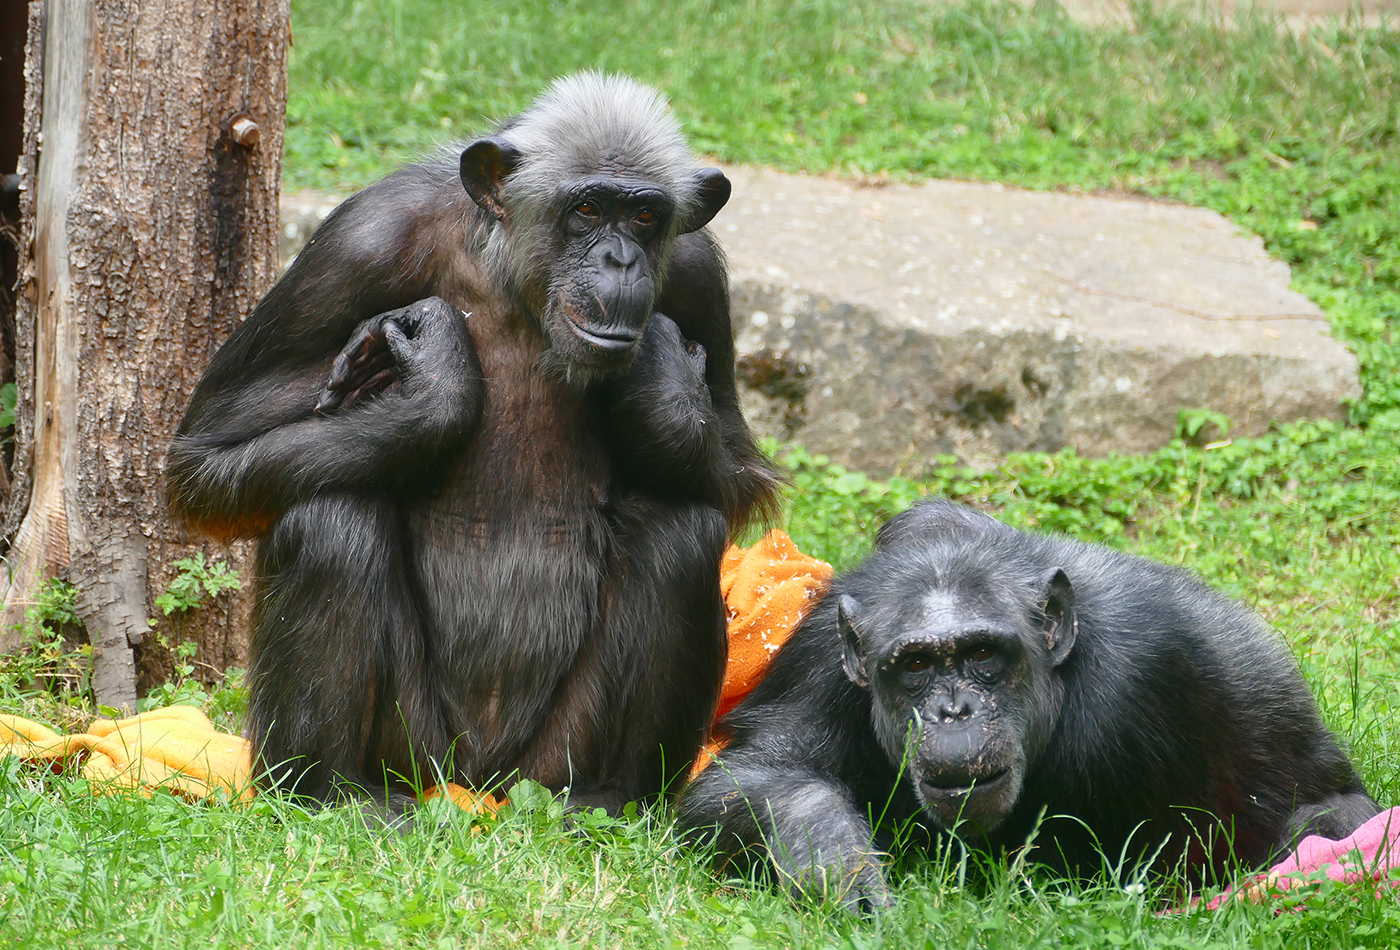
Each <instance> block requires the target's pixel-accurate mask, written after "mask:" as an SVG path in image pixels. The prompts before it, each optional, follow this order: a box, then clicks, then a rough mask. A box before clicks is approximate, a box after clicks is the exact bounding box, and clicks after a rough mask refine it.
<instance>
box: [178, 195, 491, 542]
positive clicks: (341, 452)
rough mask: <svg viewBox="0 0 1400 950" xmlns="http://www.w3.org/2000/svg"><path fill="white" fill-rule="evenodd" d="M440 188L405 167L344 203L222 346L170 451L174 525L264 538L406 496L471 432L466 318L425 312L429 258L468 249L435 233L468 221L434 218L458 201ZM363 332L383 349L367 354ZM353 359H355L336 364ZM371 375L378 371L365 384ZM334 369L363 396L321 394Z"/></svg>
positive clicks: (474, 392)
mask: <svg viewBox="0 0 1400 950" xmlns="http://www.w3.org/2000/svg"><path fill="white" fill-rule="evenodd" d="M442 177H443V176H436V177H435V173H434V170H433V169H425V168H421V167H419V168H411V169H407V170H405V171H404V172H402V173H400V174H399V175H396V176H393V177H391V178H389V179H386V180H385V181H383V182H380V183H379V184H377V185H375V186H373V187H371V188H370V189H367V190H366V191H364V192H361V193H360V194H359V195H356V196H355V197H354V198H352V199H351V200H350V201H348V202H346V203H345V205H343V206H342V207H341V208H340V209H338V210H337V211H336V212H335V213H334V214H333V215H332V216H331V217H330V218H329V219H327V221H326V223H325V224H323V225H322V226H321V227H320V228H319V229H318V230H317V232H316V235H315V236H314V237H313V239H312V241H311V242H310V243H309V244H308V245H307V247H306V248H305V249H304V250H303V251H302V253H301V255H299V256H298V258H297V260H296V262H295V263H294V264H293V266H292V269H291V270H290V271H289V272H288V274H287V275H286V276H285V277H284V278H283V279H282V280H281V281H279V282H278V284H277V286H276V287H274V288H273V289H272V291H271V292H270V293H269V294H268V295H267V297H265V298H264V299H263V301H262V302H261V303H259V305H258V306H257V308H256V309H255V310H254V312H253V314H252V315H251V316H250V317H249V318H248V320H247V321H245V322H244V323H243V324H242V325H241V326H240V327H239V328H238V329H237V330H236V331H235V332H234V334H233V335H232V336H231V337H230V338H229V340H228V342H227V343H226V344H225V345H224V347H223V348H222V349H220V351H219V352H218V354H217V355H216V356H215V358H214V360H213V361H212V363H211V364H210V366H209V369H208V371H207V372H206V373H205V375H204V378H203V379H202V380H201V381H200V385H199V387H198V388H197V390H196V392H195V395H194V398H193V399H192V401H191V403H190V408H189V410H188V412H187V413H186V415H185V419H184V421H183V422H182V424H181V427H180V431H179V433H178V435H177V436H176V439H175V441H174V443H173V444H172V446H171V451H170V464H169V486H170V495H171V501H172V503H173V505H174V507H175V508H176V510H177V511H178V512H179V513H180V514H181V515H182V516H184V517H185V518H186V519H188V520H189V521H191V522H194V523H196V524H199V525H201V526H202V527H204V528H206V529H208V530H211V531H214V532H215V533H218V534H222V535H239V534H251V533H258V532H260V531H262V530H264V529H265V528H266V527H267V526H268V525H269V524H270V523H271V522H272V521H273V520H274V519H275V518H276V517H277V516H278V515H279V514H280V513H281V512H283V511H285V510H286V509H287V508H288V507H290V506H291V505H293V504H296V503H298V502H300V501H302V500H304V499H306V498H308V497H310V496H312V495H314V494H317V493H320V492H324V491H327V490H335V489H341V488H343V489H354V490H362V489H363V488H365V487H366V486H371V487H373V488H375V489H380V488H387V489H391V490H392V489H394V488H396V487H399V486H400V485H401V484H402V482H403V481H404V480H405V479H406V478H408V477H410V476H411V475H412V474H414V473H417V472H421V471H424V470H426V469H431V467H432V465H433V463H434V462H435V461H436V460H438V459H439V458H440V457H442V456H443V454H444V453H445V452H447V451H449V450H450V449H451V448H452V447H453V446H454V445H456V444H459V443H460V440H461V438H462V437H463V436H464V434H465V433H467V432H468V431H469V430H470V428H471V426H472V425H473V424H474V422H475V419H476V415H477V413H478V410H479V405H480V401H481V373H480V370H479V368H478V367H477V363H476V357H475V353H474V350H473V348H472V341H471V337H470V335H469V334H468V332H467V327H466V320H465V318H464V317H463V315H462V314H461V313H460V312H459V311H457V310H456V308H454V307H452V306H450V305H449V304H447V303H445V302H444V301H442V300H439V299H436V298H428V299H422V298H425V297H428V294H429V293H430V292H431V287H432V285H433V272H434V269H435V261H434V259H433V257H432V254H431V251H430V250H429V249H431V248H433V247H442V246H460V240H461V237H460V235H457V242H458V243H457V245H452V244H450V243H449V241H448V240H445V238H446V237H450V236H445V235H441V234H438V233H436V232H437V231H439V230H441V228H442V226H443V222H453V221H455V222H458V224H457V226H458V227H459V228H460V222H461V220H462V218H461V216H460V215H456V214H448V213H444V212H441V210H440V209H441V207H442V202H443V201H450V200H451V198H450V197H448V196H451V195H452V192H451V189H450V188H445V187H444V184H449V183H450V182H447V181H446V179H443V180H438V179H439V178H442ZM456 190H457V191H460V190H461V188H460V185H458V186H457V189H456ZM440 194H441V195H442V196H443V197H442V198H441V200H439V195H440ZM463 200H465V199H463ZM425 208H431V209H439V210H436V211H435V212H434V213H432V214H428V213H427V212H425V210H424V209H425ZM414 301H417V302H416V303H414ZM405 304H409V306H405ZM395 307H399V308H401V309H399V310H393V309H392V308H395ZM385 311H391V312H389V313H385ZM375 314H379V316H378V317H375V316H374V315H375ZM367 318H368V319H367ZM367 334H368V336H369V337H372V339H370V340H369V342H370V343H371V344H376V345H370V346H368V347H366V346H361V345H360V344H364V343H366V340H367ZM357 348H358V350H359V351H360V353H359V357H360V359H359V361H358V362H355V360H353V359H352V360H351V364H353V365H347V363H346V361H344V360H339V361H338V360H337V354H338V353H339V354H341V356H342V357H345V356H350V357H354V356H355V351H356V350H357ZM342 351H346V352H342ZM366 361H367V362H366ZM337 364H339V365H337ZM374 369H383V370H385V371H386V373H385V374H381V375H379V376H374V375H371V376H369V377H367V376H365V375H364V374H365V373H366V372H367V371H369V370H374ZM337 371H342V372H341V375H342V376H344V375H345V372H348V376H349V379H348V381H347V380H345V379H342V380H341V382H342V386H344V385H346V384H348V385H358V386H361V387H362V389H361V393H360V395H361V396H362V397H364V398H360V399H359V400H358V401H354V400H345V399H344V398H343V397H344V396H345V395H347V394H346V393H345V392H344V391H341V392H338V393H337V392H334V391H333V387H332V388H329V389H328V386H331V384H333V383H334V382H335V375H336V374H337ZM386 387H387V388H388V390H389V391H388V392H382V390H383V389H385V388H386ZM395 390H397V391H395ZM328 392H329V393H330V394H331V395H332V397H333V398H330V399H327V394H328ZM351 395H353V393H351ZM341 402H346V403H347V404H346V405H343V406H341V405H339V403H341ZM350 402H354V404H353V405H351V404H348V403H350ZM318 404H320V405H321V407H322V409H323V411H322V412H320V413H318V412H317V411H316V409H317V406H318ZM328 404H329V406H330V407H331V408H330V411H325V410H326V408H327V405H328Z"/></svg>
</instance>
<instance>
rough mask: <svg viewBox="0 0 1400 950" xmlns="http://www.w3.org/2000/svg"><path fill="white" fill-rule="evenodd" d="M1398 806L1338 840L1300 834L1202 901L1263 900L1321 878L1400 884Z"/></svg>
mask: <svg viewBox="0 0 1400 950" xmlns="http://www.w3.org/2000/svg"><path fill="white" fill-rule="evenodd" d="M1397 874H1400V808H1391V809H1388V810H1386V811H1383V812H1381V813H1380V814H1379V815H1376V816H1375V817H1374V818H1372V819H1371V820H1370V821H1368V822H1366V824H1364V825H1362V826H1361V827H1360V828H1357V829H1356V831H1355V832H1353V833H1352V834H1350V835H1348V836H1347V837H1345V838H1343V839H1342V840H1341V841H1333V840H1332V839H1331V838H1320V837H1318V836H1316V835H1313V836H1311V837H1307V838H1304V839H1303V840H1302V841H1301V842H1300V843H1299V845H1298V850H1297V851H1294V852H1293V853H1292V854H1290V855H1289V856H1288V857H1287V858H1285V859H1284V860H1283V861H1280V862H1279V863H1278V864H1275V865H1274V866H1273V867H1271V868H1269V870H1267V871H1265V872H1264V873H1263V874H1259V875H1256V876H1255V877H1253V878H1251V879H1250V880H1249V882H1247V883H1245V884H1242V885H1239V886H1237V887H1232V888H1230V889H1229V890H1227V891H1226V892H1225V893H1223V894H1221V895H1220V896H1219V897H1216V898H1214V899H1213V900H1211V901H1209V902H1208V903H1207V904H1206V907H1207V908H1208V909H1210V910H1214V909H1215V908H1217V907H1219V906H1221V905H1222V904H1224V903H1225V902H1226V901H1229V900H1251V901H1256V902H1258V901H1263V900H1267V899H1268V897H1269V895H1270V894H1271V893H1277V892H1279V891H1286V890H1289V889H1291V888H1294V887H1297V886H1299V885H1301V884H1307V883H1308V882H1310V881H1317V880H1319V879H1320V878H1323V877H1325V878H1326V879H1327V880H1330V881H1336V882H1337V883H1339V884H1360V883H1362V882H1363V881H1376V882H1378V883H1379V885H1380V886H1379V887H1378V888H1377V889H1376V894H1377V896H1379V895H1380V893H1381V891H1382V890H1383V889H1385V888H1388V887H1396V886H1397V885H1400V877H1397Z"/></svg>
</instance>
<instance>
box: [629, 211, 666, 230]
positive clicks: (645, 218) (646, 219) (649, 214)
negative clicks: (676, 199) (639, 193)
mask: <svg viewBox="0 0 1400 950" xmlns="http://www.w3.org/2000/svg"><path fill="white" fill-rule="evenodd" d="M659 219H660V216H659V215H657V213H656V212H655V211H653V210H651V209H650V208H643V209H642V210H641V211H638V212H637V216H636V217H635V218H633V219H632V220H634V221H636V222H637V223H638V224H640V225H641V226H642V227H649V226H651V225H653V224H655V223H656V222H657V221H658V220H659Z"/></svg>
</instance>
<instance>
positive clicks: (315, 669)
mask: <svg viewBox="0 0 1400 950" xmlns="http://www.w3.org/2000/svg"><path fill="white" fill-rule="evenodd" d="M401 532H402V528H401V525H400V523H399V514H398V512H397V510H396V508H395V506H394V505H392V504H390V503H389V502H387V501H382V500H372V499H365V498H360V497H356V496H350V495H322V496H317V497H315V498H312V499H311V500H309V501H306V502H303V503H302V504H299V505H297V506H296V507H294V508H292V509H290V510H289V511H287V513H286V514H284V515H283V516H282V517H281V518H280V519H279V520H278V522H277V523H276V524H275V525H274V526H273V529H272V531H271V532H270V533H269V534H268V535H267V537H265V538H264V539H263V542H262V545H261V547H260V549H259V573H260V575H261V577H262V578H263V581H262V590H261V592H260V594H259V598H258V608H257V617H256V626H255V631H254V634H253V651H254V657H253V664H252V670H251V672H250V677H249V680H250V692H251V697H250V703H249V710H248V729H249V738H250V739H251V741H252V742H253V745H254V748H255V750H256V752H257V761H258V763H259V765H258V767H259V769H266V770H267V774H266V777H265V778H264V779H263V782H264V784H271V785H277V786H280V787H282V788H284V789H287V790H289V791H295V792H296V793H298V794H301V795H308V796H311V797H314V798H319V799H322V800H326V799H329V798H333V797H337V796H338V795H340V794H343V793H344V792H346V791H352V792H353V791H354V790H356V789H360V790H363V791H364V792H366V793H368V794H370V795H372V796H374V797H375V798H379V799H381V800H383V798H384V796H386V795H389V797H390V798H397V797H398V793H397V792H395V793H393V794H390V792H389V789H390V786H391V785H392V783H393V782H394V781H395V777H396V776H400V777H403V778H408V779H411V778H414V771H415V768H416V769H418V770H420V771H421V772H422V773H424V774H423V775H422V776H421V777H422V778H424V779H428V780H429V781H428V784H431V773H430V772H428V769H429V766H428V765H427V762H426V757H428V756H441V755H442V754H443V753H444V751H445V746H446V743H445V738H444V735H443V733H444V730H443V726H442V722H441V713H440V710H439V709H438V707H437V705H436V702H435V701H434V699H433V696H434V695H435V694H436V690H435V689H434V687H433V676H432V673H431V664H430V663H428V662H426V661H427V657H426V655H425V653H426V651H425V643H424V637H423V628H422V626H421V624H420V622H419V620H418V617H417V611H415V610H414V608H413V604H412V602H411V600H410V599H409V596H408V593H409V590H410V585H409V584H408V581H407V578H406V576H405V573H404V566H403V561H402V554H401V552H402V550H403V541H402V539H401V537H400V535H401ZM410 737H411V741H410ZM347 787H348V788H347Z"/></svg>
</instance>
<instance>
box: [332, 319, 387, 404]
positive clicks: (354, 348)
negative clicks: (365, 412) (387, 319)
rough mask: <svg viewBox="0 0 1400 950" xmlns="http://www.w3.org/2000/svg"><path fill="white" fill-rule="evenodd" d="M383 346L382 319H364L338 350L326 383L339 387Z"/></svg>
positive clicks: (333, 387) (334, 387)
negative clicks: (343, 346) (338, 352)
mask: <svg viewBox="0 0 1400 950" xmlns="http://www.w3.org/2000/svg"><path fill="white" fill-rule="evenodd" d="M383 348H384V321H383V319H382V318H379V317H376V318H374V319H371V320H366V321H365V322H364V323H362V324H360V326H359V327H358V328H356V330H355V332H354V334H352V335H351V337H350V342H349V343H347V344H345V348H344V349H342V350H341V351H340V355H339V356H337V357H336V358H335V363H334V364H333V365H332V366H331V376H330V379H329V380H328V381H327V383H326V385H327V386H328V387H329V388H331V389H340V388H341V387H343V386H344V385H345V381H346V380H347V379H349V377H350V375H351V374H352V373H353V372H354V371H355V369H356V367H357V366H359V365H361V364H363V363H365V362H366V361H369V360H371V359H373V358H374V357H375V356H376V355H377V354H378V353H380V352H382V351H383Z"/></svg>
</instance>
